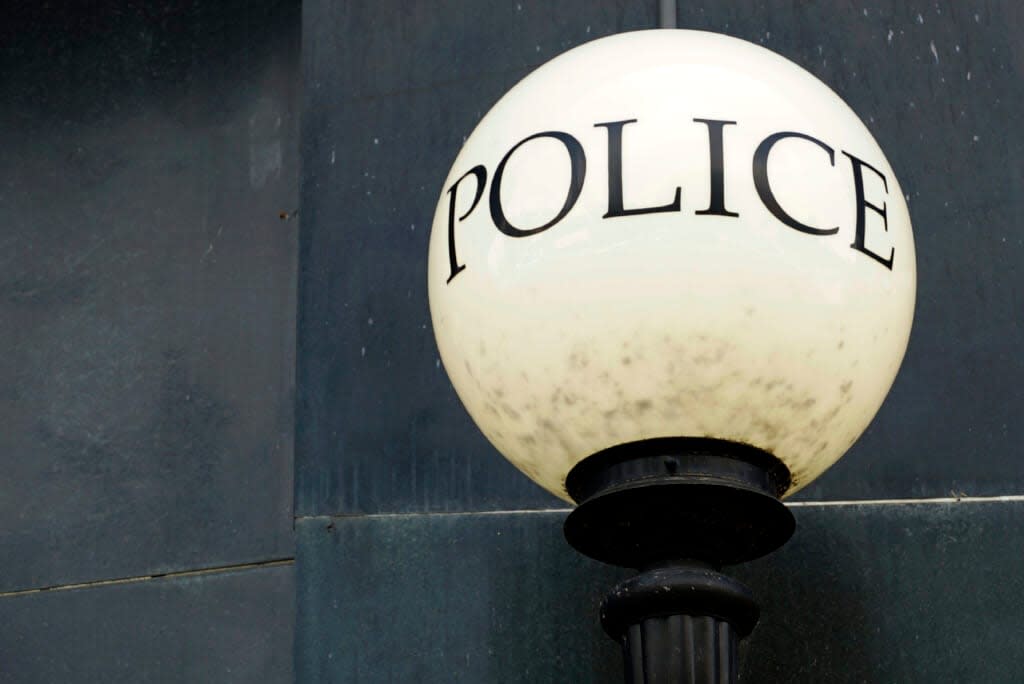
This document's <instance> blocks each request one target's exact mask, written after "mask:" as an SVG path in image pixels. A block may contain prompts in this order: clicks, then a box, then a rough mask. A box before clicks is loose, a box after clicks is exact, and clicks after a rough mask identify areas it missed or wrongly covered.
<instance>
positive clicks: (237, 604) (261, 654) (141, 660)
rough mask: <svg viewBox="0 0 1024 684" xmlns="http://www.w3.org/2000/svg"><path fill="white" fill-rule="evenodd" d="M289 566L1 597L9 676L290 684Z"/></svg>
mask: <svg viewBox="0 0 1024 684" xmlns="http://www.w3.org/2000/svg"><path fill="white" fill-rule="evenodd" d="M294 590H295V582H294V568H293V567H291V566H290V565H284V566H276V567H264V568H255V569H248V570H240V571H234V572H215V573H207V574H201V575H193V576H184V577H165V578H158V579H151V580H146V581H139V582H130V583H124V584H111V585H101V586H88V587H83V588H80V589H66V590H57V591H52V590H51V591H43V592H37V593H32V594H24V595H20V596H0V682H4V683H5V684H7V683H9V684H65V683H67V684H70V683H78V682H81V683H85V682H104V683H105V684H142V683H145V684H157V683H166V684H172V683H173V684H181V683H183V682H217V684H234V683H237V684H251V683H252V682H260V684H288V683H289V682H292V681H294V679H293V672H292V633H293V626H294V620H295V617H294V616H295V612H294V600H293V597H294Z"/></svg>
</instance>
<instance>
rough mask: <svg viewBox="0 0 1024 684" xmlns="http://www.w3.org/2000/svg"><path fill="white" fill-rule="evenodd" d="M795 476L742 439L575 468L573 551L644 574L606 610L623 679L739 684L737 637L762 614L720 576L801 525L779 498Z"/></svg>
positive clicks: (638, 450) (629, 450)
mask: <svg viewBox="0 0 1024 684" xmlns="http://www.w3.org/2000/svg"><path fill="white" fill-rule="evenodd" d="M789 482H790V476H789V471H788V469H787V468H786V467H785V465H783V464H782V463H781V462H780V461H779V460H778V459H776V458H775V457H774V456H772V455H771V454H769V453H767V452H765V451H762V450H760V449H757V448H755V447H752V446H750V445H746V444H738V443H735V442H727V441H723V440H714V439H705V438H663V439H652V440H645V441H643V442H633V443H630V444H623V445H620V446H616V447H612V448H611V449H607V450H605V451H601V452H599V453H597V454H594V455H593V456H590V457H589V458H587V459H584V460H583V461H581V462H580V463H579V464H577V465H576V467H575V468H573V469H572V471H570V473H569V476H568V478H567V479H566V488H567V490H568V492H569V494H570V496H572V497H573V499H574V500H576V501H577V502H578V504H579V505H578V506H577V508H576V509H575V510H573V512H572V513H571V514H570V515H569V517H568V518H567V519H566V522H565V536H566V539H567V540H568V541H569V543H570V544H572V546H573V547H575V548H576V550H578V551H580V552H581V553H583V554H585V555H587V556H590V557H591V558H594V559H596V560H600V561H603V562H605V563H609V564H612V565H619V566H623V567H633V568H637V569H639V570H640V571H641V572H640V574H638V575H636V576H635V577H632V578H630V579H627V580H626V581H624V582H622V583H621V584H619V585H618V586H617V587H615V589H613V590H612V592H611V593H610V594H609V595H608V597H607V598H606V599H605V601H604V603H603V605H602V607H601V621H602V624H603V625H604V628H605V631H606V632H608V634H609V635H610V636H611V637H612V638H613V639H615V640H616V641H619V642H620V643H621V644H622V648H623V655H624V658H625V662H626V682H627V684H655V683H659V684H682V683H684V682H685V683H688V684H689V683H692V684H712V683H713V684H728V683H731V682H735V681H736V676H737V650H738V644H739V640H740V639H741V638H742V637H745V636H746V635H747V634H749V633H750V632H751V630H753V628H754V626H755V625H756V624H757V620H758V617H759V609H758V607H757V603H756V601H755V600H754V597H753V595H752V593H751V592H750V590H749V589H747V588H746V587H745V586H743V585H742V584H740V583H739V582H737V581H736V580H734V579H732V578H730V577H728V576H726V575H724V574H722V573H721V572H719V570H718V568H720V567H721V566H723V565H730V564H734V563H740V562H744V561H748V560H753V559H755V558H759V557H761V556H763V555H765V554H767V553H770V552H771V551H774V550H775V549H776V548H778V547H779V546H781V545H782V544H784V543H785V542H786V541H787V540H788V539H789V537H790V536H791V535H792V534H793V530H794V528H795V521H794V519H793V515H792V514H791V513H790V512H789V509H788V508H786V507H785V506H784V505H783V504H782V502H781V501H780V500H779V497H780V496H781V495H782V494H783V493H784V492H785V491H786V489H787V488H788V487H789Z"/></svg>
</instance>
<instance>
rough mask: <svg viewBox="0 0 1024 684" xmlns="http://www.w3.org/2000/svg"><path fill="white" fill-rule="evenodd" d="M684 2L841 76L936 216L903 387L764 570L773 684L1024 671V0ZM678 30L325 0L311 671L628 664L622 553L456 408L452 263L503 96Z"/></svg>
mask: <svg viewBox="0 0 1024 684" xmlns="http://www.w3.org/2000/svg"><path fill="white" fill-rule="evenodd" d="M679 6H680V10H679V17H678V18H679V25H680V27H683V28H698V29H708V30H714V31H719V32H723V33H727V34H730V35H734V36H737V37H740V38H745V39H747V40H751V41H753V42H756V43H760V44H763V45H765V46H766V47H769V48H771V49H773V50H775V51H777V52H779V53H781V54H783V55H784V56H786V57H788V58H790V59H792V60H793V61H795V62H796V63H797V64H800V65H801V66H803V67H805V68H807V69H808V70H810V71H811V72H812V73H814V74H816V75H817V76H818V77H819V78H821V79H822V80H823V81H824V82H825V83H827V84H829V85H830V86H831V87H832V88H834V89H835V90H836V91H837V92H839V94H840V95H841V96H842V97H843V98H844V99H846V101H847V102H849V103H850V105H851V106H852V107H853V108H854V109H855V110H856V111H857V112H858V114H859V115H860V116H861V117H862V118H863V120H864V121H865V123H866V124H867V125H868V127H869V128H870V129H871V130H872V132H873V133H874V135H875V136H876V137H877V139H878V140H879V142H880V144H881V146H882V148H883V149H884V150H886V152H887V155H888V157H889V159H890V162H891V163H892V165H893V167H894V168H895V170H896V172H897V174H898V176H899V179H900V182H901V184H902V186H903V188H904V190H905V192H906V193H907V198H908V200H909V203H910V210H911V215H912V218H913V220H914V225H915V234H916V241H917V253H918V268H919V296H918V302H917V314H916V321H915V327H914V332H913V334H912V338H911V342H910V348H909V351H908V354H907V357H906V360H905V362H904V366H903V370H902V371H901V374H900V376H899V378H898V379H897V381H896V384H895V386H894V387H893V390H892V393H891V395H890V397H889V399H888V400H887V402H886V404H885V405H884V406H883V408H882V410H881V412H880V413H879V415H878V417H877V418H876V419H875V421H874V423H873V424H872V426H871V427H870V428H869V429H868V431H867V433H866V434H865V435H864V437H863V438H862V439H861V440H860V442H858V444H857V445H856V446H855V447H854V448H853V449H852V450H851V451H850V453H849V454H848V455H847V456H846V457H845V458H844V459H843V460H842V461H841V462H840V463H839V464H837V465H836V466H835V467H834V468H833V469H832V470H831V471H830V472H829V473H827V474H826V475H825V476H823V477H822V478H821V479H820V481H818V482H817V483H815V484H814V485H812V486H811V487H809V488H808V489H807V490H805V491H804V492H802V493H801V494H800V496H799V497H798V501H797V502H796V503H795V504H794V511H795V512H796V514H797V518H798V523H799V529H798V531H797V535H796V538H795V540H794V541H793V542H791V544H790V545H788V546H787V547H786V548H784V549H783V550H782V551H781V552H779V553H777V554H775V555H773V556H771V557H769V558H767V559H765V560H763V561H759V562H758V563H755V564H751V565H750V566H748V567H745V568H743V569H740V570H738V571H737V572H738V574H739V575H740V576H741V577H742V578H743V579H744V580H746V581H748V582H749V583H750V584H751V586H752V587H753V588H754V589H755V591H756V592H757V593H758V594H759V595H760V597H761V599H762V601H763V602H764V606H765V611H766V617H765V619H764V621H763V623H762V625H761V627H760V628H759V629H758V630H757V631H755V633H754V635H753V636H752V637H751V639H750V640H749V641H748V643H747V644H746V646H745V647H744V649H745V654H744V666H743V667H744V681H778V682H823V681H830V682H833V681H834V682H862V681H871V682H875V681H958V682H979V683H980V682H993V681H1018V680H1020V679H1022V676H1024V670H1022V669H1021V666H1020V665H1019V663H1020V662H1021V658H1020V653H1019V652H1018V651H1019V649H1018V648H1017V647H1016V646H1015V645H1014V644H1015V643H1016V639H1015V637H1016V636H1019V635H1020V633H1021V632H1020V628H1019V627H1017V626H1016V624H1017V623H1019V622H1021V621H1022V620H1021V619H1022V618H1024V604H1022V603H1021V600H1020V598H1019V588H1020V587H1019V586H1018V584H1019V582H1018V581H1017V580H1016V579H1015V578H1016V565H1017V564H1018V557H1019V555H1020V554H1019V553H1017V552H1016V551H1015V548H1016V546H1017V545H1018V542H1019V541H1020V539H1021V534H1022V532H1024V529H1022V527H1021V525H1020V514H1021V508H1020V507H1021V506H1022V505H1024V504H1022V503H1021V501H1019V500H1014V499H1013V498H1012V497H1016V496H1019V495H1021V494H1024V492H1022V489H1024V466H1022V465H1021V461H1020V459H1019V445H1020V443H1021V442H1022V438H1024V424H1022V423H1021V421H1019V420H1016V419H1015V418H1016V416H1017V414H1018V413H1019V411H1020V406H1021V399H1022V396H1021V395H1022V390H1021V387H1022V386H1024V384H1022V381H1024V362H1022V360H1021V356H1020V355H1019V354H1018V353H1017V349H1018V347H1020V346H1021V344H1022V343H1024V328H1022V327H1021V316H1020V312H1021V305H1020V293H1021V292H1022V291H1024V273H1022V271H1021V269H1020V268H1019V266H1018V265H1019V263H1020V262H1021V259H1022V257H1024V238H1022V237H1021V235H1020V229H1019V226H1018V225H1017V224H1018V223H1019V221H1018V219H1019V217H1020V216H1021V213H1022V209H1024V195H1022V194H1021V193H1020V192H1019V188H1020V187H1021V180H1022V179H1021V165H1020V164H1019V163H1018V162H1017V161H1016V160H1015V155H1016V154H1017V153H1018V152H1019V151H1020V149H1021V148H1022V147H1024V137H1022V134H1021V132H1020V130H1019V127H1016V126H1014V125H1013V121H1014V120H1015V117H1016V116H1017V112H1019V111H1020V110H1021V108H1022V105H1024V88H1022V86H1021V72H1022V70H1024V62H1022V61H1021V54H1022V53H1021V47H1020V40H1019V36H1020V35H1021V30H1022V29H1024V15H1022V14H1021V11H1020V9H1019V8H1018V6H1017V4H1016V3H1014V2H1011V1H1010V0H996V1H994V2H989V3H984V4H981V5H978V6H972V5H970V4H965V3H939V4H936V3H933V2H904V1H902V0H900V1H899V2H897V1H895V0H891V1H885V2H879V3H871V4H869V5H865V6H860V5H855V4H852V3H834V2H812V3H792V2H783V1H782V0H771V1H768V2H760V3H742V4H740V5H730V4H728V3H717V2H685V3H679ZM656 23H657V3H656V2H654V1H653V0H651V1H650V2H621V1H618V0H607V1H601V2H583V1H582V0H581V1H579V2H575V1H573V2H560V3H541V2H529V1H525V0H524V1H523V2H508V3H493V4H492V3H471V2H462V1H458V0H446V1H442V2H433V3H400V2H392V1H382V2H375V3H372V4H371V3H351V2H342V1H332V0H307V2H306V3H305V4H304V9H303V30H304V39H303V73H304V78H305V89H304V93H303V102H302V116H303V129H302V142H301V149H302V157H303V176H302V191H301V193H302V211H303V224H302V236H301V240H300V274H299V312H298V371H297V373H298V375H297V383H298V385H297V413H296V416H297V423H296V445H297V464H296V466H297V467H296V490H295V492H296V513H297V516H298V521H297V529H298V540H299V541H298V549H297V553H298V574H297V585H298V588H297V591H298V623H297V629H298V636H297V641H296V644H297V653H296V663H297V673H298V678H299V680H300V681H303V682H314V681H316V682H321V681H323V682H327V681H331V682H349V681H352V682H354V681H359V682H388V681H418V682H452V681H465V682H473V683H477V682H524V683H525V682H532V683H535V682H609V683H611V682H615V681H619V680H620V677H621V675H620V673H619V671H618V668H619V662H618V654H617V653H616V647H615V646H614V645H613V644H611V643H610V642H608V641H606V640H605V638H604V637H603V636H602V635H601V634H600V633H599V628H598V627H597V622H596V605H597V602H598V601H599V600H600V597H601V596H602V595H603V593H604V591H605V590H606V588H607V587H608V586H610V584H611V582H612V581H613V580H614V578H615V577H616V576H617V575H616V572H615V571H614V570H610V569H608V568H602V567H601V566H598V565H596V564H592V563H591V562H590V561H587V560H586V559H580V558H578V557H576V556H574V555H573V554H572V553H571V552H570V551H569V550H568V549H567V548H565V546H564V545H563V543H562V541H561V540H560V531H559V524H560V521H561V519H562V517H564V511H562V510H559V507H560V506H561V504H560V503H559V502H558V501H556V500H554V499H552V498H551V497H549V496H547V495H546V494H544V493H543V492H541V491H540V490H539V489H537V488H536V487H535V486H533V485H532V484H531V483H529V482H528V481H527V480H526V479H525V478H524V477H522V476H521V475H519V474H518V473H517V472H516V471H515V470H514V469H513V468H512V467H511V466H509V465H508V464H507V463H505V462H504V461H503V460H502V459H501V458H500V457H499V456H498V455H497V454H496V453H495V452H494V450H493V448H491V447H490V446H489V444H488V443H487V442H486V441H485V440H484V438H483V437H482V436H481V435H480V434H479V432H478V431H477V430H476V428H475V427H474V426H473V425H472V423H471V421H470V419H469V418H468V416H467V415H466V413H465V411H464V410H463V409H462V408H461V406H460V405H459V403H458V400H457V398H456V397H455V395H454V392H453V391H452V389H451V388H450V385H449V383H448V381H447V378H446V377H445V374H444V371H443V369H441V368H440V367H439V364H438V359H437V351H436V348H435V347H434V342H433V335H432V331H431V329H430V320H429V312H428V307H427V299H426V274H425V264H426V249H427V238H428V230H429V225H430V223H431V219H432V215H433V211H434V207H435V203H436V202H437V198H438V196H439V195H440V192H441V187H440V183H441V181H442V179H443V178H444V177H445V175H446V173H447V171H448V168H449V165H450V164H451V162H452V160H453V159H454V157H455V155H456V153H457V151H458V149H459V146H460V144H461V142H462V140H463V137H464V136H466V135H468V134H469V132H470V131H471V130H472V128H473V126H474V125H475V124H476V122H477V121H478V120H479V119H480V118H481V117H482V116H483V114H484V113H485V112H486V111H487V110H488V109H489V107H490V106H491V105H492V104H493V103H494V102H495V101H496V100H497V98H498V97H500V96H501V95H502V94H503V93H504V92H505V91H506V90H508V89H509V88H510V87H511V86H512V85H514V84H515V82H516V81H517V80H519V79H520V78H521V77H523V76H524V75H526V74H527V73H528V72H529V71H530V70H532V69H533V68H535V67H536V66H538V65H540V64H541V63H543V62H545V61H546V60H548V59H550V58H551V57H553V56H555V55H557V54H559V53H561V52H563V51H564V50H566V49H568V48H570V47H572V46H575V45H577V44H579V43H582V42H584V41H587V40H590V39H593V38H597V37H599V36H602V35H606V34H609V33H614V32H619V31H625V30H632V29H642V28H650V27H654V26H655V25H656ZM965 495H967V496H968V497H1005V496H1010V497H1011V499H1008V500H998V501H993V500H990V499H986V501H985V502H978V501H974V500H972V499H970V498H966V499H965V498H964V496H965ZM908 499H912V500H915V503H906V501H905V500H908ZM937 499H939V500H937ZM857 501H861V502H863V503H855V502H857ZM840 502H846V503H840ZM851 502H853V503H851Z"/></svg>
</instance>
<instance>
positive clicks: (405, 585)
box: [296, 502, 1024, 684]
mask: <svg viewBox="0 0 1024 684" xmlns="http://www.w3.org/2000/svg"><path fill="white" fill-rule="evenodd" d="M794 512H795V513H796V516H797V524H798V529H797V532H796V535H795V537H794V538H793V540H792V541H791V542H790V543H789V544H788V545H786V546H785V547H783V549H782V550H780V551H778V552H776V553H775V554H773V555H770V556H768V557H766V558H764V559H762V560H759V561H756V562H754V563H751V564H748V565H746V566H741V567H737V568H734V569H733V572H734V574H735V576H736V577H738V578H739V579H740V580H742V581H744V582H746V583H747V584H748V585H749V586H750V587H751V588H752V589H753V591H754V593H755V594H756V595H757V597H758V599H759V600H760V602H761V605H762V610H763V613H762V620H761V623H760V625H759V626H758V627H757V629H756V630H755V631H754V633H753V635H752V636H751V637H750V638H749V639H748V640H747V641H746V642H745V644H744V646H743V648H742V652H741V661H742V675H741V681H744V682H785V683H787V684H798V683H801V682H807V683H808V684H811V683H818V682H850V683H853V682H871V683H875V682H963V683H965V684H988V683H991V682H1016V681H1021V679H1022V678H1024V665H1022V660H1021V658H1020V652H1019V647H1018V645H1017V644H1018V643H1019V642H1020V640H1021V638H1024V627H1022V626H1021V620H1020V616H1021V615H1022V614H1024V580H1022V578H1021V575H1020V572H1019V570H1020V568H1019V565H1020V561H1021V557H1020V556H1021V555H1020V553H1019V552H1018V551H1016V550H1015V549H1016V544H1015V543H1014V541H1013V540H1016V539H1020V538H1021V537H1022V535H1024V503H1022V502H1015V503H959V504H957V503H951V504H913V505H898V504H897V505H892V504H887V505H855V506H824V507H821V506H814V507H810V506H808V507H799V508H796V509H795V510H794ZM563 517H564V514H562V513H559V512H524V513H513V514H434V515H423V514H417V515H385V516H364V517H340V518H306V519H304V520H301V521H300V522H299V524H298V538H299V557H298V575H297V583H298V623H297V640H296V645H297V649H296V673H297V679H298V681H300V682H303V683H305V684H311V683H313V682H361V683H363V684H373V683H375V682H382V683H383V682H419V683H422V684H433V683H435V682H436V683H437V684H442V683H443V684H447V683H449V682H467V683H472V684H490V683H496V682H501V683H503V684H512V683H518V682H521V683H522V684H542V683H551V684H554V683H556V682H557V683H558V684H565V683H568V682H587V683H588V684H617V683H619V682H621V681H622V673H621V670H620V668H621V660H620V655H619V652H618V646H617V645H616V644H615V643H613V642H612V641H611V640H609V639H608V638H607V637H606V636H605V635H604V634H603V633H602V632H601V630H600V627H599V626H598V618H597V606H598V603H599V602H600V600H601V598H602V597H603V596H604V594H605V593H606V592H607V591H608V590H609V589H610V588H611V586H612V585H613V584H614V582H615V581H617V580H618V579H619V578H622V577H624V576H625V575H626V574H627V571H623V570H618V569H612V568H609V567H607V566H602V565H600V564H598V563H596V562H593V561H590V560H588V559H586V558H583V557H581V556H579V555H577V554H576V553H575V552H574V551H572V549H571V548H570V547H569V546H568V545H567V544H566V543H565V542H564V541H563V539H562V538H561V537H562V535H561V523H562V520H563Z"/></svg>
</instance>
